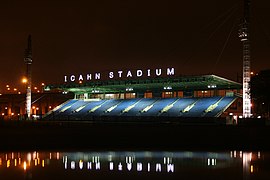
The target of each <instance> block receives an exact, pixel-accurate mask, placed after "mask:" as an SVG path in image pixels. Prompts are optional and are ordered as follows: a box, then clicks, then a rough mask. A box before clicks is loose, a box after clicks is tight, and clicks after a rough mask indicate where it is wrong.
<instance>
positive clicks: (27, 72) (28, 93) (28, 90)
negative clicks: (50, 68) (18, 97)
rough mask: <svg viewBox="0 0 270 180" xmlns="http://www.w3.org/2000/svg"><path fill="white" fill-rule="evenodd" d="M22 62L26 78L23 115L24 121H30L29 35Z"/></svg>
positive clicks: (30, 52)
mask: <svg viewBox="0 0 270 180" xmlns="http://www.w3.org/2000/svg"><path fill="white" fill-rule="evenodd" d="M24 62H25V64H26V78H27V86H26V101H25V113H26V116H27V117H26V119H31V86H32V70H31V65H32V39H31V35H29V36H28V44H27V48H26V49H25V52H24Z"/></svg>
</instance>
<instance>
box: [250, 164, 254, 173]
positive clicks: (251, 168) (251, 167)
mask: <svg viewBox="0 0 270 180" xmlns="http://www.w3.org/2000/svg"><path fill="white" fill-rule="evenodd" d="M250 172H251V173H253V172H254V169H253V165H251V166H250Z"/></svg>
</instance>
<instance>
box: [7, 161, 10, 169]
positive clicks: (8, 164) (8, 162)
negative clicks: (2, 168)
mask: <svg viewBox="0 0 270 180" xmlns="http://www.w3.org/2000/svg"><path fill="white" fill-rule="evenodd" d="M9 167H10V160H8V161H7V168H9Z"/></svg>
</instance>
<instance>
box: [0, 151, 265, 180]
mask: <svg viewBox="0 0 270 180" xmlns="http://www.w3.org/2000/svg"><path fill="white" fill-rule="evenodd" d="M268 167H269V153H265V152H264V153H263V152H242V151H229V152H150V151H142V152H7V153H5V152H3V153H1V154H0V175H1V177H5V179H59V178H62V177H63V178H65V179H75V178H77V179H78V178H81V179H84V178H85V179H87V178H90V177H99V178H104V179H107V178H110V179H111V178H112V177H117V178H119V177H120V178H121V177H122V178H127V177H128V178H129V179H132V178H133V179H138V178H140V179H142V178H145V179H149V178H153V177H154V178H156V179H164V178H169V179H177V178H189V179H197V178H208V179H209V178H210V179H217V178H218V179H257V178H260V179H263V178H265V179H266V178H267V177H269V175H270V173H269V171H268V170H266V169H267V168H268ZM130 175H132V176H130Z"/></svg>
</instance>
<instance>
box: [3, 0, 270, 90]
mask: <svg viewBox="0 0 270 180" xmlns="http://www.w3.org/2000/svg"><path fill="white" fill-rule="evenodd" d="M251 13H252V19H251V23H252V25H251V47H252V50H251V55H252V70H253V71H255V72H256V71H260V70H263V69H267V68H268V69H269V68H270V61H269V52H270V23H269V19H270V1H269V0H256V1H255V0H253V2H252V10H251ZM242 14H243V0H226V1H218V0H204V1H198V0H186V1H183V0H166V1H165V0H162V1H161V0H23V1H22V0H8V1H2V2H1V6H0V20H1V24H0V29H1V31H0V60H1V61H0V68H1V69H0V91H1V90H3V89H4V87H5V85H6V84H10V85H12V86H21V77H22V76H23V75H24V72H25V64H24V61H23V57H24V50H25V48H26V45H27V37H28V35H29V34H31V35H32V38H33V66H32V68H33V71H32V75H33V83H34V84H37V83H38V82H45V83H46V84H54V83H63V82H64V80H63V77H64V75H69V74H79V73H83V74H86V73H89V72H103V71H107V70H113V71H117V70H124V69H132V70H136V69H146V68H152V69H155V68H160V67H161V68H166V67H175V70H176V74H177V75H200V74H216V75H219V76H222V77H225V78H228V79H232V80H236V77H237V73H238V74H239V75H241V74H242V44H241V42H240V40H239V38H238V29H239V24H240V22H241V18H242Z"/></svg>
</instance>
